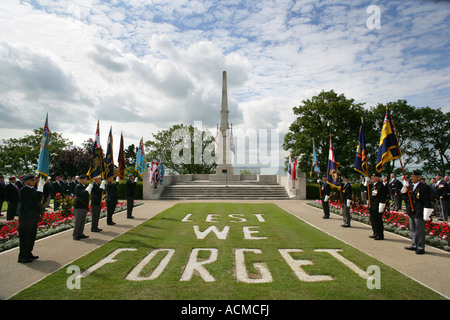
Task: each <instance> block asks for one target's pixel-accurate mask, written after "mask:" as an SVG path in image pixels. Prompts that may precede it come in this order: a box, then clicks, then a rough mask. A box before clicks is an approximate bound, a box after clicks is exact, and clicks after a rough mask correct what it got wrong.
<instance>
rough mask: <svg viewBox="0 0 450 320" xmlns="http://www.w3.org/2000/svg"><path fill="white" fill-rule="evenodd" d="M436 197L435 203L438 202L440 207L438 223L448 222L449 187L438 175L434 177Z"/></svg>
mask: <svg viewBox="0 0 450 320" xmlns="http://www.w3.org/2000/svg"><path fill="white" fill-rule="evenodd" d="M436 180H437V182H436V187H435V190H436V197H437V201H439V204H440V205H441V215H440V217H439V220H440V221H447V220H448V211H449V201H450V199H449V196H448V193H449V192H450V191H449V190H448V189H449V186H448V184H447V182H445V180H444V179H442V175H441V174H440V173H438V174H437V175H436Z"/></svg>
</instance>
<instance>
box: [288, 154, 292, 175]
mask: <svg viewBox="0 0 450 320" xmlns="http://www.w3.org/2000/svg"><path fill="white" fill-rule="evenodd" d="M287 172H288V176H289V180H291V179H292V160H291V155H289V162H288V169H287Z"/></svg>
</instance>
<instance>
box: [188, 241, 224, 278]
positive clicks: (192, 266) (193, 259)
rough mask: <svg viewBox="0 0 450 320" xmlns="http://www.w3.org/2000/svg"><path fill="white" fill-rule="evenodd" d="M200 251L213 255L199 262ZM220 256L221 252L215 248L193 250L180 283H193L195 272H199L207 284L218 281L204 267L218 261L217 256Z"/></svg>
mask: <svg viewBox="0 0 450 320" xmlns="http://www.w3.org/2000/svg"><path fill="white" fill-rule="evenodd" d="M200 251H210V252H211V254H210V256H209V258H208V259H206V260H204V261H201V262H199V261H198V253H199V252H200ZM218 254H219V250H217V249H214V248H209V249H208V248H201V249H192V251H191V255H190V257H189V261H188V263H187V265H186V268H185V269H184V272H183V275H182V276H181V278H180V281H191V279H192V276H193V274H194V271H197V272H198V273H199V275H200V277H202V279H203V280H205V281H206V282H212V281H216V279H214V277H213V276H212V275H211V274H210V273H209V272H208V270H206V269H205V268H204V267H203V265H205V264H209V263H212V262H214V261H216V260H217V256H218Z"/></svg>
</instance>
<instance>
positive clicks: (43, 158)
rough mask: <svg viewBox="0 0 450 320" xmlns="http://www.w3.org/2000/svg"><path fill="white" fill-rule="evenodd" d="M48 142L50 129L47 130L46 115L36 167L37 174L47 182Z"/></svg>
mask: <svg viewBox="0 0 450 320" xmlns="http://www.w3.org/2000/svg"><path fill="white" fill-rule="evenodd" d="M49 141H50V129H49V128H48V114H47V117H46V118H45V124H44V130H43V134H42V140H41V149H40V151H39V160H38V166H37V172H38V173H39V175H40V176H42V177H44V179H45V181H46V182H47V180H48V176H49V150H48V143H49Z"/></svg>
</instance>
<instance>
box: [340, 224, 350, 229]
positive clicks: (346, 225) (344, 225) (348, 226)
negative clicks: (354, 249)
mask: <svg viewBox="0 0 450 320" xmlns="http://www.w3.org/2000/svg"><path fill="white" fill-rule="evenodd" d="M341 227H342V228H350V225H349V224H343V225H341Z"/></svg>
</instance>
